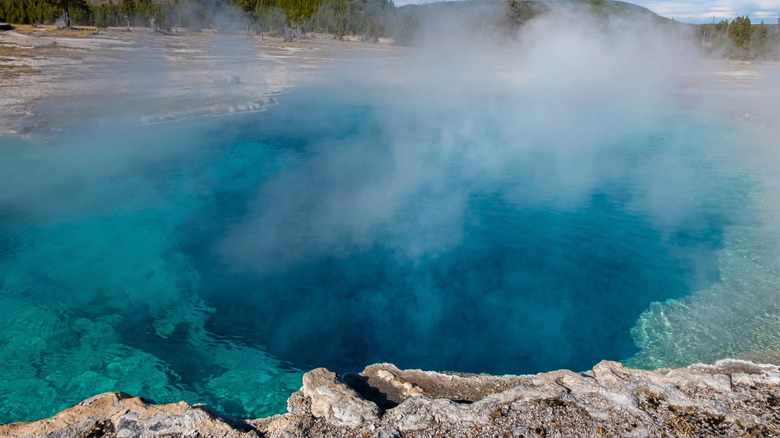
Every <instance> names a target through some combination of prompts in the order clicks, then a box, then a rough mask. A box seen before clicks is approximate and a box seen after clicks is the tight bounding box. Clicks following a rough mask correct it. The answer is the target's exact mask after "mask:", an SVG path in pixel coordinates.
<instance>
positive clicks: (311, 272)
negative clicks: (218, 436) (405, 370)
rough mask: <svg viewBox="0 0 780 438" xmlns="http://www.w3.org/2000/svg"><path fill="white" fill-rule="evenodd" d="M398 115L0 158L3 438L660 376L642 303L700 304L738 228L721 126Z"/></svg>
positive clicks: (477, 112) (660, 119) (736, 190)
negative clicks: (374, 386)
mask: <svg viewBox="0 0 780 438" xmlns="http://www.w3.org/2000/svg"><path fill="white" fill-rule="evenodd" d="M409 103H410V102H407V101H405V100H404V98H403V97H401V98H398V99H397V100H392V101H389V102H388V101H385V102H384V103H379V102H377V101H375V100H371V99H368V98H366V99H362V98H360V97H351V98H346V97H344V95H343V94H340V93H338V92H337V91H333V92H326V91H321V90H320V91H316V90H305V89H304V90H300V91H298V92H295V93H291V94H288V95H284V96H281V97H280V104H279V105H277V106H273V107H271V108H269V109H268V110H267V111H264V112H260V113H253V114H247V115H240V116H233V117H226V118H205V119H197V120H189V121H182V122H176V123H168V124H159V125H141V126H136V125H132V126H123V125H114V126H112V127H111V128H110V129H109V128H107V127H105V126H99V127H96V126H91V125H89V124H88V123H87V124H85V125H84V126H78V127H69V128H67V129H66V130H65V131H63V132H62V133H61V134H60V135H58V136H57V138H56V139H54V140H51V141H41V142H29V141H22V140H18V139H10V138H4V139H0V157H2V159H1V160H0V175H2V179H3V188H2V190H1V191H0V303H2V304H0V363H1V364H2V365H1V367H2V368H0V370H1V371H2V373H0V422H6V421H16V420H29V419H36V418H41V417H45V416H49V415H52V414H53V413H55V412H57V411H58V410H60V409H62V408H64V407H67V406H69V405H72V404H74V403H77V402H78V401H80V400H82V399H84V398H86V397H88V396H90V395H93V394H95V393H99V392H103V391H114V390H120V391H125V392H128V393H131V394H135V395H141V396H143V397H146V398H148V399H151V400H154V401H157V402H170V401H177V400H182V399H183V400H186V401H188V402H191V403H193V402H205V403H209V404H210V405H212V406H214V407H215V408H217V409H218V410H221V411H223V412H226V413H228V414H232V415H237V416H249V417H257V416H265V415H270V414H274V413H279V412H282V411H283V410H284V407H285V400H286V398H287V397H288V396H289V394H290V393H291V392H292V391H294V390H296V389H298V387H299V386H300V378H301V374H302V372H303V371H305V370H307V369H310V368H312V367H316V366H327V367H330V368H332V369H334V370H337V371H339V372H347V371H359V370H361V369H362V368H363V367H364V366H366V365H368V364H370V363H373V362H380V361H387V362H393V363H395V364H397V365H398V366H400V367H414V368H423V369H435V370H453V371H463V372H489V373H515V374H516V373H531V372H539V371H545V370H550V369H555V368H571V369H575V370H582V369H586V368H589V367H591V366H592V365H593V364H595V363H596V362H598V361H599V360H601V359H613V360H625V359H629V358H632V357H634V358H635V360H637V361H640V362H641V360H645V362H643V363H639V365H645V366H649V365H648V364H651V365H659V364H660V365H662V364H664V363H666V362H664V357H662V356H659V354H661V353H658V352H656V351H650V350H648V348H649V347H648V345H650V344H653V342H652V341H653V339H661V337H662V336H665V334H658V333H654V329H653V327H657V325H655V323H654V322H653V320H652V318H650V317H649V316H648V314H647V313H646V311H647V310H648V309H651V303H653V302H666V301H667V300H674V299H685V297H688V296H690V295H691V294H692V293H694V292H696V291H700V290H707V289H708V288H712V287H716V286H717V285H718V284H720V282H721V273H722V268H723V267H722V265H721V264H720V262H721V259H722V254H723V251H724V249H725V248H727V247H728V246H729V242H731V241H730V240H728V239H729V236H730V235H731V234H733V233H734V232H735V231H734V230H737V229H738V228H739V227H740V226H746V225H745V224H748V225H749V224H750V223H751V221H753V220H755V219H754V218H755V217H757V216H756V215H757V213H756V212H755V211H754V207H753V202H752V201H751V198H750V196H749V195H750V193H752V192H753V191H755V187H756V185H757V182H756V178H755V177H753V176H752V174H751V173H749V172H747V171H745V170H744V169H743V168H742V167H740V163H739V160H738V159H737V157H738V154H736V153H735V152H734V151H732V150H731V149H730V147H729V146H728V145H729V144H731V143H730V139H733V138H736V137H737V136H738V134H739V132H738V130H737V129H736V128H734V127H729V126H725V125H723V124H721V123H718V122H717V121H712V120H708V119H706V118H704V117H698V116H696V115H695V114H684V113H671V114H663V115H660V114H659V115H655V116H653V117H654V118H652V119H651V120H649V121H648V120H647V119H646V118H645V119H642V121H641V123H634V124H631V123H629V124H626V123H625V120H624V119H621V118H620V117H617V118H615V117H604V116H605V114H603V113H602V114H599V113H598V112H596V114H590V115H583V116H582V117H583V118H584V119H585V120H584V121H583V125H581V126H579V127H569V128H566V129H564V128H565V127H558V128H559V129H549V127H542V128H538V127H534V128H533V129H531V124H532V123H535V122H534V121H533V120H530V121H527V122H524V121H523V120H521V119H513V120H511V121H510V120H507V119H506V118H507V117H515V115H514V114H515V113H508V112H507V111H505V109H506V108H505V107H506V105H509V102H507V101H506V100H504V99H490V98H486V99H485V101H484V103H483V104H481V105H480V106H476V107H471V108H458V109H457V110H450V109H446V110H442V108H438V107H436V108H431V107H426V105H424V104H420V105H418V106H416V107H415V106H412V105H408V104H409ZM399 108H404V110H401V111H399ZM607 115H609V114H607ZM611 115H614V114H611ZM643 116H646V114H644V113H643ZM589 117H593V120H591V119H589ZM627 117H633V116H632V115H631V114H629V115H628V116H627ZM591 122H593V123H591ZM584 126H588V127H589V128H588V129H584V128H583V127H584ZM545 129H548V130H547V131H545ZM740 235H744V233H743V234H740ZM673 302H679V301H673ZM656 305H660V304H656ZM643 312H645V313H644V314H643ZM640 316H641V317H642V318H643V319H642V321H645V323H644V325H643V326H642V327H645V329H644V330H642V329H641V328H640V329H636V328H634V327H635V326H636V325H637V321H638V320H639V319H640ZM632 329H634V330H633V333H634V337H632ZM680 330H681V331H684V329H682V328H681V329H680ZM640 332H641V333H640ZM643 333H644V334H645V335H643ZM648 339H650V341H648ZM638 345H639V346H638ZM639 347H643V349H642V350H640V348H639ZM643 354H644V355H645V356H644V357H645V359H642V358H643V356H642V355H643ZM701 356H704V354H703V353H702V354H701V355H700V357H701ZM685 360H688V359H685ZM694 360H695V358H694Z"/></svg>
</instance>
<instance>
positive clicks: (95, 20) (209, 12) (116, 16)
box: [0, 0, 396, 37]
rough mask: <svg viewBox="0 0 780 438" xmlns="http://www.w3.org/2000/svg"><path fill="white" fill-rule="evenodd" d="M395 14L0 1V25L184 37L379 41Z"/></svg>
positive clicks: (184, 0) (329, 7)
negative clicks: (184, 33)
mask: <svg viewBox="0 0 780 438" xmlns="http://www.w3.org/2000/svg"><path fill="white" fill-rule="evenodd" d="M395 9H396V8H395V7H394V5H393V3H392V1H391V0H165V1H152V0H108V1H107V2H103V3H90V2H87V1H86V0H3V1H2V2H0V21H6V22H9V23H17V24H45V23H55V22H59V23H61V24H62V25H63V26H66V27H70V26H71V25H75V26H97V27H108V26H122V27H126V28H128V29H130V28H132V27H135V26H139V27H152V28H155V29H158V30H169V29H171V28H173V27H183V28H187V29H188V30H189V31H199V30H201V29H203V28H213V29H217V30H225V31H232V30H239V29H244V30H247V31H256V32H281V31H282V30H283V29H284V28H285V27H289V26H303V28H305V29H306V30H307V31H322V32H328V33H333V34H335V35H346V34H355V35H368V36H373V37H379V36H384V35H387V34H388V33H389V32H388V29H389V27H390V26H391V25H392V23H393V21H394V20H395Z"/></svg>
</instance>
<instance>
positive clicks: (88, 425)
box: [0, 360, 780, 438]
mask: <svg viewBox="0 0 780 438" xmlns="http://www.w3.org/2000/svg"><path fill="white" fill-rule="evenodd" d="M345 382H346V383H345ZM778 384H780V368H778V367H777V366H774V365H759V364H755V363H752V362H746V361H739V360H722V361H718V362H717V363H715V364H714V365H703V364H695V365H691V366H688V367H685V368H676V369H669V368H667V369H659V370H655V371H642V370H636V369H631V368H626V367H624V366H623V365H621V364H619V363H616V362H607V361H604V362H601V363H599V364H597V365H596V366H594V367H593V369H592V370H590V371H586V372H584V373H573V372H571V371H568V370H558V371H551V372H547V373H541V374H536V375H521V376H511V375H505V376H489V375H469V376H458V375H450V374H443V373H437V372H427V371H421V370H400V369H398V368H397V367H395V366H394V365H392V364H375V365H370V366H368V367H366V369H365V370H363V372H361V373H360V374H356V375H346V376H344V377H343V378H339V376H337V375H336V374H335V373H333V372H331V371H329V370H327V369H325V368H317V369H314V370H312V371H309V372H308V373H306V374H305V375H304V376H303V385H302V387H301V389H300V390H299V391H298V392H295V393H293V394H292V395H291V396H290V398H289V399H288V401H287V413H285V414H280V415H274V416H270V417H266V418H257V419H247V420H243V419H238V418H233V417H228V416H224V415H222V414H220V413H219V412H216V411H215V410H213V409H212V408H210V407H208V406H206V405H189V404H187V403H184V402H179V403H171V404H165V405H156V404H153V403H150V402H148V401H146V400H144V399H142V398H139V397H132V396H130V395H128V394H124V393H117V392H109V393H103V394H99V395H96V396H94V397H91V398H89V399H87V400H84V401H83V402H81V403H79V404H77V405H75V406H73V407H71V408H69V409H65V410H63V411H62V412H60V413H59V414H57V415H55V416H53V417H51V418H47V419H42V420H39V421H34V422H21V423H9V424H5V425H0V436H7V437H20V436H25V437H44V436H53V435H56V436H103V437H120V436H222V437H257V436H268V437H304V436H343V437H347V436H365V437H377V438H386V437H418V436H419V437H426V436H434V435H436V436H438V435H444V436H453V437H467V436H468V437H483V436H484V437H489V436H527V437H537V436H554V437H558V436H560V437H565V436H594V437H595V436H714V435H726V436H768V435H776V434H778V433H780V416H779V415H778V407H777V406H778V400H780V390H778Z"/></svg>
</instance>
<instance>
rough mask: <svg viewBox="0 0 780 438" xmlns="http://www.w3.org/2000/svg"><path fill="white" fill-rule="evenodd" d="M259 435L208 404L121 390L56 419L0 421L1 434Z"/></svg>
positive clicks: (233, 437) (242, 437) (53, 437)
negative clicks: (157, 399)
mask: <svg viewBox="0 0 780 438" xmlns="http://www.w3.org/2000/svg"><path fill="white" fill-rule="evenodd" d="M161 436H169V437H184V436H215V437H217V436H218V437H225V438H249V437H257V436H258V434H257V432H256V431H255V430H254V429H253V428H252V427H251V426H249V425H248V424H245V423H243V422H231V424H228V422H226V421H225V420H223V419H221V418H219V417H218V416H217V415H215V414H214V413H212V412H211V411H210V410H209V408H208V407H206V406H190V405H188V404H187V403H184V402H179V403H171V404H166V405H154V404H149V403H146V402H145V401H144V400H142V399H141V398H139V397H131V396H129V395H127V394H124V393H121V392H106V393H103V394H100V395H96V396H94V397H91V398H88V399H87V400H84V401H83V402H81V403H79V404H77V405H76V406H74V407H72V408H69V409H66V410H64V411H62V412H60V413H59V414H57V415H55V416H54V417H52V418H48V419H45V420H40V421H35V422H31V423H12V424H8V425H0V437H30V438H32V437H50V438H60V437H62V438H65V437H85V438H86V437H95V438H97V437H111V438H113V437H116V438H123V437H135V438H145V437H161Z"/></svg>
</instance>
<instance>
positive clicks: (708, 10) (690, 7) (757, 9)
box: [635, 0, 780, 23]
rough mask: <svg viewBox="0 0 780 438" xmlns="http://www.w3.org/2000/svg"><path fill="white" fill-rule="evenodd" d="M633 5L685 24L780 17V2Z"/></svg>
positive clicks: (700, 1) (696, 0) (694, 1)
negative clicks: (747, 17)
mask: <svg viewBox="0 0 780 438" xmlns="http://www.w3.org/2000/svg"><path fill="white" fill-rule="evenodd" d="M635 3H636V4H638V5H640V6H644V7H646V8H648V9H650V10H651V11H653V12H655V13H656V14H658V15H661V16H664V17H667V18H674V19H675V20H678V21H683V22H687V23H709V22H710V21H712V19H713V18H715V21H720V20H731V19H734V17H737V16H743V15H747V16H749V17H750V18H751V19H754V21H756V22H758V21H759V20H761V19H763V20H765V21H767V22H770V21H771V22H773V21H774V20H775V19H777V17H778V16H779V15H780V0H764V1H756V2H750V1H749V2H744V1H736V0H720V1H704V0H691V1H636V2H635Z"/></svg>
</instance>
